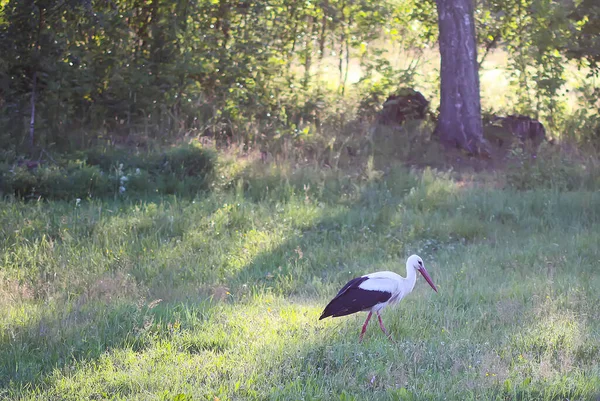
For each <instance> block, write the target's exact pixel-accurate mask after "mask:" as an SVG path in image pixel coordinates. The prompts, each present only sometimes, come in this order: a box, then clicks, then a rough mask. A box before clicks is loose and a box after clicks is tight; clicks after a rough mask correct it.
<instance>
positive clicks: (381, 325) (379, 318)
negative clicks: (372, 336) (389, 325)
mask: <svg viewBox="0 0 600 401" xmlns="http://www.w3.org/2000/svg"><path fill="white" fill-rule="evenodd" d="M377 319H378V320H379V327H381V331H383V332H384V333H385V335H386V336H387V338H388V340H390V341H391V342H392V343H393V344H396V341H394V339H393V338H392V336H391V335H390V333H388V331H387V330H386V328H385V326H384V325H383V320H381V315H380V314H379V312H377Z"/></svg>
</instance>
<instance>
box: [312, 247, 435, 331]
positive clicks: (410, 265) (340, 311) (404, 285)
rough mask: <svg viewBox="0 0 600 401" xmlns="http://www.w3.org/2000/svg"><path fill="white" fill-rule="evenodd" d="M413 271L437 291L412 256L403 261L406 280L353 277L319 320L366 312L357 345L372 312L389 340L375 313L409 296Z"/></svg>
mask: <svg viewBox="0 0 600 401" xmlns="http://www.w3.org/2000/svg"><path fill="white" fill-rule="evenodd" d="M417 270H418V271H419V273H421V274H422V275H423V277H425V280H427V282H428V283H429V285H430V286H431V288H433V290H434V291H435V292H437V288H436V287H435V284H433V281H431V277H429V273H427V270H426V269H425V265H423V260H422V259H421V258H420V257H419V256H417V255H412V256H410V257H409V258H408V260H407V261H406V278H404V277H402V276H400V275H398V274H396V273H394V272H389V271H384V272H377V273H371V274H367V275H364V276H361V277H356V278H354V279H352V280H350V281H348V283H346V285H345V286H343V287H342V289H341V290H340V292H338V293H337V295H336V296H335V298H333V299H332V300H331V302H329V304H327V306H326V307H325V310H323V313H322V314H321V317H320V318H319V320H321V319H325V318H326V317H328V316H331V317H338V316H346V315H350V314H352V313H356V312H361V311H369V314H368V315H367V320H365V324H364V325H363V327H362V331H361V332H360V337H359V342H361V341H362V339H363V336H364V335H365V331H366V330H367V325H368V324H369V320H370V319H371V315H372V314H373V312H375V313H376V314H377V318H378V319H379V327H381V330H383V332H384V333H385V335H386V336H387V337H388V338H389V339H390V340H392V337H391V336H390V334H389V333H388V332H387V330H386V329H385V326H384V325H383V321H382V320H381V315H380V314H379V311H381V310H382V309H383V308H385V307H386V306H387V305H392V304H395V303H397V302H399V301H400V300H401V299H402V298H404V297H405V296H407V295H408V294H410V292H411V291H412V290H413V288H415V283H416V281H417ZM392 341H393V340H392Z"/></svg>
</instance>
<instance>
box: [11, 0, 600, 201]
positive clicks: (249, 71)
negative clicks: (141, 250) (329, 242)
mask: <svg viewBox="0 0 600 401" xmlns="http://www.w3.org/2000/svg"><path fill="white" fill-rule="evenodd" d="M459 3H460V4H462V5H461V6H457V4H459ZM459 3H453V2H452V3H449V2H447V1H443V0H440V1H438V2H437V3H436V2H434V1H433V0H427V1H413V0H395V1H387V2H375V1H352V0H324V1H305V2H296V1H284V0H277V1H270V2H246V1H229V0H226V1H216V0H210V1H209V0H206V1H204V0H178V1H175V0H169V1H167V0H154V1H139V0H124V1H121V0H114V1H104V0H101V1H90V0H60V1H47V0H35V1H34V0H28V1H16V0H15V1H7V0H4V1H2V2H0V4H1V6H2V8H1V9H0V47H1V48H0V52H1V53H2V59H1V61H0V136H1V141H2V143H3V144H4V150H3V161H4V164H3V165H4V166H5V167H4V169H11V171H12V172H13V173H14V168H12V167H13V166H14V163H15V160H21V162H20V163H21V164H23V163H29V164H28V166H30V167H31V166H32V163H33V165H34V166H37V164H38V163H44V162H51V163H54V161H55V160H57V157H58V156H57V155H58V154H59V153H64V152H67V153H69V152H71V153H72V152H73V151H77V150H81V149H86V150H90V149H96V150H97V149H106V147H107V146H108V147H109V148H114V147H115V146H126V147H127V146H129V147H130V148H138V149H139V148H140V147H141V148H147V147H148V146H150V145H149V144H150V143H152V144H158V146H161V145H160V144H172V143H177V142H181V140H184V141H185V140H188V141H189V139H193V138H196V139H202V140H209V141H211V143H216V144H221V145H231V144H237V145H241V146H242V147H244V148H245V149H256V150H260V151H261V152H263V154H264V155H269V157H270V156H271V155H275V156H276V155H281V154H284V155H285V156H286V157H289V155H294V156H293V158H294V159H296V160H316V161H317V162H319V163H321V164H322V165H327V166H332V165H334V164H335V165H336V166H337V165H339V159H340V156H341V157H342V158H343V157H344V156H345V157H347V158H351V157H352V156H354V155H357V154H359V153H361V150H365V149H366V147H368V145H369V143H370V142H369V141H370V140H371V139H372V137H370V136H369V135H370V133H372V132H373V131H372V127H373V124H374V123H377V122H378V121H379V120H378V116H380V115H381V112H382V105H383V104H384V102H385V101H386V99H388V97H389V96H390V95H394V94H398V93H399V92H402V91H404V92H403V93H406V91H408V93H415V91H419V94H421V93H423V94H424V97H425V98H427V100H426V101H425V99H423V100H424V103H423V104H426V105H428V109H427V111H426V112H425V111H424V110H421V111H420V114H421V116H420V118H424V119H425V120H426V121H428V124H429V125H427V126H425V127H423V126H420V127H418V129H416V130H415V129H413V128H409V129H408V131H411V132H413V134H414V135H413V136H415V137H416V138H412V139H411V138H408V139H407V138H404V139H401V140H399V141H396V142H395V143H394V144H392V145H389V146H388V145H383V146H382V147H383V148H395V149H403V153H404V158H405V159H406V157H407V155H408V154H409V153H422V152H424V149H425V148H430V146H429V142H427V141H431V140H433V141H434V142H435V141H437V139H436V138H437V137H436V134H439V133H440V132H441V135H438V136H439V138H438V139H442V141H441V142H445V143H446V145H448V144H450V145H457V146H458V147H459V148H463V149H465V150H467V151H469V152H470V153H472V154H473V153H480V152H479V150H480V149H482V147H480V146H479V145H477V146H472V144H473V143H474V139H476V142H478V143H479V142H481V141H482V140H481V134H482V132H481V131H482V123H481V121H482V117H480V115H482V116H483V121H484V123H485V122H489V121H493V120H494V118H496V116H498V115H501V116H506V115H525V116H528V118H531V119H534V120H535V122H536V123H538V121H539V122H541V123H542V124H543V125H544V126H545V129H546V138H553V139H554V140H557V139H558V140H563V141H564V140H568V141H570V142H571V143H580V144H582V143H585V144H591V145H593V146H594V147H596V146H597V145H598V144H599V143H600V116H599V108H600V100H599V99H600V89H599V86H598V83H597V80H598V73H599V71H600V64H599V62H600V22H599V21H600V11H599V10H600V6H599V5H597V4H596V2H595V1H594V0H584V1H551V0H492V1H487V0H486V1H476V2H475V3H474V4H471V3H470V2H469V1H464V0H463V1H461V2H459ZM471 5H473V7H471ZM444 7H446V8H447V7H450V8H447V12H446V14H447V15H450V13H454V14H453V16H452V17H451V18H449V19H446V20H445V21H446V23H445V25H444V24H442V22H443V18H438V17H439V15H438V11H439V10H444ZM448 10H450V11H448ZM440 15H442V14H440ZM462 17H465V18H466V19H464V20H465V21H467V22H469V18H472V21H473V22H474V26H473V25H469V26H468V29H467V30H466V31H465V32H459V31H457V29H458V25H456V26H455V25H453V21H463V18H462ZM448 23H449V24H450V25H448ZM444 26H446V27H447V28H444V30H442V31H441V32H442V33H444V35H441V36H439V35H438V32H440V30H439V29H438V28H439V27H444ZM473 28H474V29H473ZM465 35H466V36H474V37H473V40H474V41H475V40H476V42H473V49H472V50H471V51H470V52H466V53H465V54H464V55H462V56H461V55H460V54H459V52H458V51H457V50H459V49H461V48H462V47H461V46H460V45H459V46H458V47H452V46H456V44H457V43H459V42H457V41H456V40H454V38H456V39H457V40H459V41H463V40H464V38H463V36H465ZM444 38H445V39H444ZM460 43H462V42H460ZM440 53H441V54H442V65H441V69H440V64H439V54H440ZM493 54H501V57H502V58H503V59H504V60H505V66H504V67H503V68H504V74H505V75H506V76H508V77H509V80H508V83H507V88H504V89H503V91H504V92H505V94H506V95H505V96H504V98H502V101H501V102H496V101H492V102H490V101H487V102H486V98H485V96H484V97H483V99H482V104H483V109H481V106H480V102H479V99H478V98H476V97H478V96H479V90H480V88H479V82H478V69H479V71H480V72H481V71H483V67H484V66H485V63H486V60H487V59H488V58H489V57H490V55H493ZM444 55H445V56H444ZM455 55H456V57H463V59H462V60H460V59H457V58H453V57H455ZM465 58H466V59H465ZM444 59H446V60H447V61H446V67H444ZM432 60H433V62H432ZM436 60H437V61H436ZM465 60H466V61H465ZM464 65H469V66H470V67H469V71H466V72H464V71H459V70H460V68H462V67H461V66H464ZM455 67H456V68H459V70H456V68H455ZM478 67H480V68H478ZM445 68H446V69H445ZM448 68H451V69H448ZM452 68H454V69H452ZM443 71H446V76H447V77H450V78H449V79H451V78H453V77H455V78H454V81H455V82H454V84H452V83H451V82H450V81H448V80H447V81H446V84H444V78H443V76H444V74H441V72H443ZM573 71H575V74H573ZM568 72H569V73H570V75H569V76H570V77H573V76H575V77H576V78H575V79H573V78H568V74H567V73H568ZM463 73H464V74H467V75H462V74H463ZM479 75H480V74H479ZM440 77H442V79H441V87H442V91H441V93H440ZM456 77H457V78H456ZM569 79H570V82H568V80H569ZM467 84H469V85H471V86H470V88H469V92H468V93H469V94H468V95H465V93H466V92H465V93H463V94H459V92H456V96H467V97H468V98H472V99H473V100H472V101H471V100H469V101H467V102H464V103H468V104H469V107H470V109H465V110H458V109H454V108H453V107H454V105H455V104H456V103H460V102H457V101H454V100H452V99H453V98H451V97H447V99H446V100H444V89H443V88H444V87H446V88H449V87H452V85H454V90H455V91H459V89H460V88H456V85H458V86H462V85H467ZM460 90H463V89H460ZM440 94H441V102H440ZM440 106H441V107H440ZM440 112H441V114H440ZM468 116H471V117H468ZM467 120H468V121H467ZM401 122H402V121H401ZM436 125H437V127H438V128H439V129H436ZM463 126H464V127H467V128H468V131H469V132H464V133H462V134H461V133H458V134H457V135H463V137H462V138H459V139H453V138H450V140H448V138H444V137H443V136H444V133H448V132H449V131H451V130H453V129H457V128H456V127H463ZM394 135H395V134H394ZM399 135H400V136H402V135H404V134H399ZM453 135H454V134H453ZM404 136H406V135H404ZM444 139H446V141H444ZM486 139H487V140H489V139H490V138H489V137H488V138H486ZM492 139H494V138H493V135H492ZM484 140H485V139H484ZM424 141H425V142H427V143H425V144H423V143H422V142H424ZM415 142H417V143H421V148H419V147H416V148H414V143H415ZM499 142H500V143H502V142H503V140H502V139H501V140H499ZM482 143H483V142H481V143H480V145H481V144H482ZM365 144H366V145H365ZM411 144H412V145H411ZM410 146H413V148H414V149H413V148H410ZM505 147H506V146H505ZM586 149H590V147H589V146H587V147H586ZM371 150H372V149H371ZM487 151H489V149H487ZM183 152H184V153H185V151H183ZM192 153H193V152H192ZM366 153H368V152H367V151H363V154H366ZM401 153H402V152H401ZM434 153H435V152H434ZM438 153H439V152H438ZM505 153H506V152H504V153H503V154H502V155H504V154H505ZM488 154H489V152H488ZM52 155H54V156H52ZM78 157H79V158H80V159H81V158H83V160H85V161H87V163H88V164H94V157H93V156H90V155H89V154H85V155H83V156H81V155H80V156H78ZM185 157H187V156H185ZM190 157H193V156H190ZM119 158H120V159H121V160H122V159H123V157H122V156H118V157H115V158H114V160H112V159H111V161H110V162H105V164H106V165H107V166H112V167H113V168H116V167H115V166H119V164H120V163H119V162H118V159H119ZM265 158H266V156H265ZM401 158H402V157H401ZM430 158H431V159H432V160H437V159H439V157H438V156H437V155H435V154H434V155H433V156H431V157H430ZM333 159H336V161H335V163H334V160H333ZM23 160H25V161H23ZM409 161H410V160H409ZM111 163H112V164H111ZM54 164H56V163H54ZM59 164H60V163H59ZM95 164H98V162H96V163H95ZM424 164H428V162H427V161H425V162H424ZM153 166H154V167H156V166H157V164H156V163H154V164H153ZM63 167H64V166H63ZM125 167H126V168H127V166H125ZM130 167H132V166H130ZM107 168H108V167H107ZM92 173H93V172H91V173H90V174H92ZM21 178H23V179H21V181H25V183H21V184H19V183H17V181H19V180H20V179H18V178H15V176H14V174H13V175H5V178H4V180H3V181H4V191H5V192H18V193H24V192H27V191H30V187H32V186H34V185H33V184H31V182H34V181H36V180H38V179H37V178H31V177H21ZM11 180H12V181H13V183H12V184H7V182H9V181H11ZM28 182H29V184H28ZM13 184H14V185H13ZM39 186H40V185H38V187H39ZM13 190H14V191H13Z"/></svg>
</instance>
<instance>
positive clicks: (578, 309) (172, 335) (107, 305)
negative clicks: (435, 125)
mask: <svg viewBox="0 0 600 401" xmlns="http://www.w3.org/2000/svg"><path fill="white" fill-rule="evenodd" d="M219 175H220V180H221V181H220V182H219V183H218V184H217V185H215V187H214V191H213V192H212V193H210V194H204V195H201V196H199V197H197V198H195V199H180V198H177V197H174V196H171V197H159V196H156V197H155V198H146V199H145V200H141V201H130V200H126V199H121V200H116V201H105V200H102V201H101V200H89V201H81V202H79V203H75V202H62V201H55V202H29V203H22V202H17V201H5V202H3V203H0V244H2V254H1V259H0V260H1V262H0V263H1V266H2V269H1V273H0V309H1V310H2V311H3V313H2V314H0V360H1V361H2V364H0V397H2V398H7V399H39V400H49V399H74V400H75V399H127V400H130V399H143V400H146V399H148V400H150V399H153V400H154V399H169V400H171V399H173V400H183V399H194V400H196V399H200V400H201V399H210V400H214V399H219V400H229V399H231V400H235V399H239V400H242V399H243V400H248V399H250V400H251V399H256V400H263V399H274V400H277V399H280V400H290V399H339V400H359V399H360V400H369V399H372V400H375V399H377V400H379V399H389V400H405V399H415V400H416V399H419V400H422V399H510V400H517V399H542V400H555V399H570V400H574V399H580V400H595V399H597V397H598V396H599V395H600V368H599V366H598V363H597V361H598V360H599V358H600V347H599V346H598V344H599V340H600V324H599V322H600V312H599V311H600V309H599V308H598V307H597V306H598V304H599V303H600V295H599V292H598V291H597V289H598V288H600V275H599V274H598V266H599V261H600V257H599V256H600V253H599V250H600V245H599V244H600V229H599V228H598V227H599V223H600V193H598V192H593V191H586V190H578V191H571V192H564V191H563V192H561V191H559V190H558V189H557V188H554V187H551V188H550V189H537V190H531V191H525V192H522V191H517V190H514V189H497V188H495V187H493V186H487V185H484V184H466V185H465V182H464V181H461V182H459V181H456V180H454V179H453V178H452V177H451V176H450V175H449V174H442V173H438V172H436V171H433V170H425V171H424V172H415V171H412V172H411V171H408V170H406V169H403V168H394V169H391V171H390V172H389V173H388V174H386V175H385V176H380V175H370V174H367V173H363V174H359V175H356V176H346V175H344V174H342V173H341V172H338V171H323V170H317V169H311V168H303V169H298V170H291V169H282V168H277V167H263V168H257V167H256V166H252V165H251V164H248V166H247V167H246V168H244V167H243V166H242V167H240V165H231V166H228V167H227V168H225V167H223V168H222V170H221V171H220V173H219ZM411 253H418V254H420V255H421V256H422V257H423V259H424V261H425V264H426V266H427V267H428V269H429V271H430V273H431V275H432V277H433V279H434V281H435V283H436V285H437V286H438V287H439V293H438V294H435V293H433V292H432V291H431V290H430V289H428V288H427V287H426V286H423V285H422V282H419V283H417V287H416V289H415V292H414V293H413V294H411V295H410V296H409V297H407V298H406V299H405V300H403V301H402V303H401V304H400V305H399V306H398V307H397V308H396V309H392V310H388V311H386V312H385V313H384V315H385V316H384V319H385V320H386V324H387V325H388V326H389V329H390V332H391V333H392V335H393V337H394V338H395V339H396V340H397V343H396V344H392V343H390V342H388V340H387V339H386V338H385V337H384V336H383V335H381V333H380V332H378V330H376V328H374V327H371V328H370V329H369V330H368V333H367V335H366V337H365V340H366V341H365V342H364V343H363V344H358V342H357V339H358V331H359V329H360V324H361V323H362V321H361V319H362V318H363V317H362V316H356V317H353V316H351V317H347V318H340V319H333V320H327V321H318V320H317V318H318V316H319V313H320V312H321V308H322V307H323V306H324V305H325V304H326V302H327V301H328V299H329V298H330V297H332V296H333V295H334V294H335V293H336V291H337V290H338V289H339V288H340V286H341V285H343V284H344V283H345V282H346V281H347V280H348V279H349V278H352V277H354V276H356V275H360V274H364V273H367V272H370V271H375V270H384V269H390V270H395V271H398V272H400V273H401V274H404V271H403V266H404V258H405V257H406V256H408V255H409V254H411Z"/></svg>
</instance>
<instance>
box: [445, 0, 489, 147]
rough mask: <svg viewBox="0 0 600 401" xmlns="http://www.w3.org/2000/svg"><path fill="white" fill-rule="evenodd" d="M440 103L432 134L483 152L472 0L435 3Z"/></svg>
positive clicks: (451, 0) (449, 143)
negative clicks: (437, 118) (436, 121)
mask: <svg viewBox="0 0 600 401" xmlns="http://www.w3.org/2000/svg"><path fill="white" fill-rule="evenodd" d="M436 3H437V10H438V23H439V30H440V37H439V42H440V55H441V101H440V117H439V121H438V124H437V127H436V133H437V134H438V135H439V137H440V140H441V141H442V142H443V143H445V144H446V145H450V146H456V147H459V148H462V149H465V150H467V151H468V152H471V153H473V154H478V153H482V152H483V153H487V149H486V144H485V140H484V139H483V124H482V121H481V101H480V97H479V96H480V95H479V72H478V64H477V45H476V39H475V24H474V19H473V0H436Z"/></svg>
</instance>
